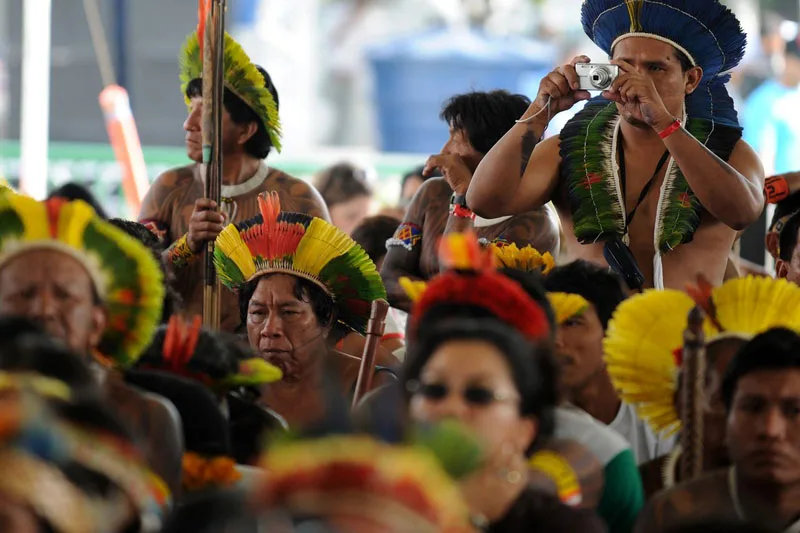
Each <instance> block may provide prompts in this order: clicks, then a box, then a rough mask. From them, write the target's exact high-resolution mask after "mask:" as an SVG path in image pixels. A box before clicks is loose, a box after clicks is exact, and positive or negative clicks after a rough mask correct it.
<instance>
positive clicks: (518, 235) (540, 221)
mask: <svg viewBox="0 0 800 533" xmlns="http://www.w3.org/2000/svg"><path fill="white" fill-rule="evenodd" d="M503 237H504V239H505V240H507V241H508V242H509V243H515V244H516V245H517V246H518V247H520V248H523V247H525V246H528V245H530V246H532V247H534V248H536V249H537V250H539V251H540V252H542V253H544V252H546V251H549V252H551V253H554V254H555V253H556V252H558V248H559V232H558V215H557V214H556V212H555V209H554V208H550V207H548V206H544V207H540V208H538V209H534V210H533V211H528V212H527V213H523V214H521V215H517V216H515V217H513V218H512V219H511V220H509V221H508V227H507V229H506V230H505V232H504V235H503Z"/></svg>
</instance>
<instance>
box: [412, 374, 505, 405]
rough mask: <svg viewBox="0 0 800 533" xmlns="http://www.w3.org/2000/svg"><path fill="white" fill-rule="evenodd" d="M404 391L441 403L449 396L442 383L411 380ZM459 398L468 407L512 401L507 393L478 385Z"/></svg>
mask: <svg viewBox="0 0 800 533" xmlns="http://www.w3.org/2000/svg"><path fill="white" fill-rule="evenodd" d="M406 389H407V390H408V392H409V394H411V395H412V396H415V395H420V396H422V397H423V398H425V399H427V400H431V401H441V400H444V399H445V398H447V397H448V396H449V395H450V387H448V386H447V385H444V384H443V383H420V382H419V381H416V380H411V381H409V382H408V383H407V384H406ZM461 397H462V398H464V401H465V402H467V403H468V404H470V405H477V406H482V407H485V406H487V405H490V404H492V403H494V402H506V401H509V400H513V399H514V396H513V395H511V394H509V393H502V392H497V391H494V390H492V389H489V388H487V387H481V386H480V385H470V386H468V387H466V388H464V389H463V390H462V391H461Z"/></svg>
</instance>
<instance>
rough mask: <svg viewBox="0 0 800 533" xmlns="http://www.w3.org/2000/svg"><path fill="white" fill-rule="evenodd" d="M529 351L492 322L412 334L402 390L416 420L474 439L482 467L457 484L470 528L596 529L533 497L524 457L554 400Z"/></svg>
mask: <svg viewBox="0 0 800 533" xmlns="http://www.w3.org/2000/svg"><path fill="white" fill-rule="evenodd" d="M536 349H537V348H535V347H534V346H533V345H532V344H530V343H528V342H527V341H526V340H525V339H524V338H523V337H522V336H521V335H520V334H519V333H517V331H516V330H514V329H513V328H511V327H509V326H507V325H505V324H503V323H502V322H499V321H497V320H493V319H482V320H469V319H457V320H451V321H442V322H440V323H437V324H436V325H435V326H433V327H431V328H420V336H419V338H418V340H417V342H416V343H415V346H414V349H413V351H412V352H411V353H410V354H409V359H408V360H407V366H406V372H405V376H404V385H405V390H406V393H407V397H408V401H409V411H410V416H411V418H412V419H413V420H415V421H417V422H438V421H441V420H444V419H448V418H452V419H456V420H458V421H460V422H461V423H463V424H465V425H466V426H468V427H469V428H471V429H472V430H473V431H474V432H475V434H476V435H477V436H478V437H479V438H480V439H481V440H482V442H483V444H484V448H485V453H486V457H485V461H484V465H483V468H482V469H481V470H480V471H479V472H478V473H476V474H474V475H473V476H471V477H470V478H468V479H467V480H466V481H465V482H463V483H462V492H463V495H464V498H465V499H466V501H467V503H468V504H469V506H470V509H471V511H472V513H473V518H474V521H475V525H476V526H479V527H481V528H482V529H484V530H485V531H488V532H490V533H506V532H509V533H510V532H517V531H537V532H541V533H543V532H548V531H559V532H560V531H583V532H594V531H604V530H605V528H604V526H603V525H602V523H601V522H600V521H599V519H598V518H596V517H595V516H594V515H593V514H592V513H591V512H590V511H583V510H576V509H572V508H570V507H567V506H566V505H563V504H561V503H560V502H559V501H558V500H557V499H556V498H553V497H551V496H548V495H544V494H541V493H538V492H537V491H536V490H535V489H533V488H532V487H531V486H530V485H529V483H528V475H529V474H528V472H529V470H528V468H527V465H526V462H527V461H526V458H527V457H528V456H529V455H530V453H531V452H532V451H533V450H534V449H535V448H536V445H537V444H538V442H540V441H542V440H545V439H547V438H548V437H550V436H551V435H552V432H553V408H554V407H555V406H554V402H553V401H552V400H551V399H548V395H547V394H546V392H545V387H544V385H543V383H544V379H548V378H551V377H549V376H542V375H540V374H539V373H538V372H537V369H536V366H535V363H534V357H535V351H536Z"/></svg>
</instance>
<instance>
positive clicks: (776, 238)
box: [764, 231, 780, 259]
mask: <svg viewBox="0 0 800 533" xmlns="http://www.w3.org/2000/svg"><path fill="white" fill-rule="evenodd" d="M764 242H765V243H766V247H767V251H768V252H769V255H771V256H772V258H773V259H778V246H779V244H780V235H779V234H778V232H777V231H770V232H769V233H767V236H766V237H765V238H764Z"/></svg>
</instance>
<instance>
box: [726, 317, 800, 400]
mask: <svg viewBox="0 0 800 533" xmlns="http://www.w3.org/2000/svg"><path fill="white" fill-rule="evenodd" d="M762 370H800V335H798V334H797V333H795V332H794V331H791V330H788V329H785V328H774V329H771V330H769V331H767V332H765V333H762V334H760V335H756V336H755V337H754V338H753V339H752V340H751V341H750V342H748V343H747V344H745V345H744V346H743V347H742V348H741V349H740V350H739V351H738V352H737V353H736V355H734V356H733V359H731V362H730V364H729V365H728V368H727V369H726V371H725V377H724V378H723V380H722V401H723V402H724V403H725V409H727V410H728V412H730V410H731V405H732V404H733V396H734V394H736V386H737V385H738V384H739V380H740V379H742V378H743V377H745V376H747V375H748V374H752V373H753V372H759V371H762Z"/></svg>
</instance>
